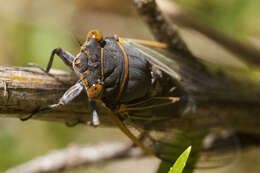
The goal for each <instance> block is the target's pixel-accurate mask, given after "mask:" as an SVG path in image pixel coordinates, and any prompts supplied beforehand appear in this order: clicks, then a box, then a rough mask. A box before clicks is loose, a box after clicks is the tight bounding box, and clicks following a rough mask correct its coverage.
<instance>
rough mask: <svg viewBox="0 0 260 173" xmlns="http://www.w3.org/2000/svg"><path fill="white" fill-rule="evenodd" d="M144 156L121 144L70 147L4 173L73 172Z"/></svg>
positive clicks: (138, 151) (139, 151)
mask: <svg viewBox="0 0 260 173" xmlns="http://www.w3.org/2000/svg"><path fill="white" fill-rule="evenodd" d="M144 156H145V155H144V154H143V152H141V150H136V149H134V148H133V147H130V146H129V145H126V144H122V143H104V144H99V145H95V146H89V145H87V146H83V147H78V146H71V147H68V148H66V149H63V150H58V151H53V152H51V153H50V154H47V155H45V156H41V157H38V158H36V159H34V160H31V161H29V162H27V163H24V164H22V165H20V166H17V167H15V168H12V169H10V170H8V171H7V172H6V173H17V172H19V173H54V172H56V173H57V172H63V171H65V170H74V169H75V168H78V167H82V166H84V167H86V166H93V165H97V164H102V163H107V162H108V161H118V160H122V159H126V158H127V159H129V158H141V157H144Z"/></svg>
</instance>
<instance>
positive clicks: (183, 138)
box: [27, 30, 235, 162]
mask: <svg viewBox="0 0 260 173" xmlns="http://www.w3.org/2000/svg"><path fill="white" fill-rule="evenodd" d="M151 43H152V44H151ZM143 44H145V45H146V46H153V47H161V48H162V47H165V45H164V44H161V43H157V42H149V43H146V42H145V43H144V42H141V43H137V41H136V40H131V39H123V38H120V37H117V36H113V37H105V38H103V35H102V33H101V32H100V31H98V30H92V31H90V32H89V33H88V34H87V36H86V41H85V42H84V44H83V45H82V46H81V48H80V52H79V53H78V54H77V55H76V56H75V57H74V56H73V55H71V54H70V53H69V52H67V51H65V50H63V49H61V48H56V49H54V50H53V51H52V54H51V56H50V60H49V63H48V66H47V68H46V69H42V70H43V71H44V72H46V73H49V71H50V69H51V66H52V62H53V59H54V56H55V55H57V56H58V57H60V58H61V59H62V60H63V61H64V63H65V64H66V65H67V66H69V67H70V68H71V69H72V70H73V71H74V72H75V73H76V74H77V76H78V77H79V80H78V81H77V82H76V83H75V84H74V85H73V86H72V87H70V88H69V89H68V90H67V91H66V92H65V93H64V95H63V96H62V97H61V98H60V100H59V102H58V103H57V104H53V105H49V106H48V107H43V108H39V109H37V110H36V111H35V112H33V113H32V114H31V115H30V116H29V117H28V118H30V117H31V116H32V115H33V114H35V113H38V112H42V111H50V110H52V109H56V108H58V107H61V106H64V105H66V104H68V103H69V102H71V101H72V100H73V99H74V98H76V97H77V96H78V95H79V94H80V93H81V92H85V93H86V96H87V97H88V99H89V104H90V109H91V114H92V121H91V123H90V124H91V125H93V126H98V125H99V124H100V121H99V116H98V112H99V110H97V104H102V105H103V106H104V107H105V108H106V110H107V112H108V115H109V116H110V118H111V120H112V121H113V123H114V124H115V125H116V126H118V127H119V128H120V129H121V131H122V132H124V133H125V134H126V135H127V136H128V137H129V138H130V139H131V140H132V141H133V143H135V144H136V145H137V146H139V147H140V148H141V149H143V151H145V152H146V153H147V154H149V155H152V156H155V157H158V158H161V159H163V160H166V161H169V162H173V161H174V160H175V159H176V158H177V156H178V155H179V154H180V153H181V152H182V151H184V149H185V148H187V147H188V146H189V145H193V153H196V147H195V146H197V151H198V150H199V149H201V146H202V145H203V144H202V139H203V138H204V137H205V136H207V135H208V130H207V129H205V128H197V129H189V130H187V129H181V124H178V117H179V116H181V115H183V114H185V111H186V109H187V107H188V106H187V105H188V104H189V103H190V102H191V101H190V100H189V99H188V93H187V92H186V91H185V90H184V89H183V87H182V86H181V84H180V82H179V81H180V80H182V79H181V77H180V75H179V74H178V70H179V67H178V64H176V63H175V62H174V61H173V60H172V59H170V58H167V57H165V56H164V55H163V54H161V53H158V52H157V51H154V50H152V49H149V48H148V47H146V46H143ZM28 118H27V119H28ZM175 120H176V121H175ZM171 123H172V124H171ZM166 124H167V125H166ZM176 125H177V126H178V128H177V127H176ZM129 127H134V128H135V129H137V130H138V131H139V134H138V135H139V136H137V134H136V133H135V134H134V133H133V132H132V131H131V130H130V128H129ZM232 145H233V146H234V145H235V143H232ZM222 161H223V160H222ZM224 162H225V161H224Z"/></svg>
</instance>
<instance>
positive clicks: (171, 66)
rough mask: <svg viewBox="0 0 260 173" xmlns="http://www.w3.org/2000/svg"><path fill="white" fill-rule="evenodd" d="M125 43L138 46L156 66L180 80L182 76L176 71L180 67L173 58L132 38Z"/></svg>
mask: <svg viewBox="0 0 260 173" xmlns="http://www.w3.org/2000/svg"><path fill="white" fill-rule="evenodd" d="M124 43H125V44H128V45H129V46H131V47H134V48H136V49H137V50H138V51H139V52H141V53H142V54H144V55H145V56H146V57H147V58H148V60H149V61H150V62H151V63H152V64H153V65H154V66H155V67H157V68H159V69H160V70H162V71H164V72H165V73H167V74H168V75H170V76H172V77H173V78H175V79H177V80H180V76H179V75H178V74H177V73H176V71H178V70H179V67H178V65H177V64H176V62H174V61H173V60H172V59H170V58H167V57H166V56H164V55H163V54H161V53H159V52H157V51H154V50H152V49H149V48H148V47H145V46H143V45H141V44H138V43H136V42H135V41H133V40H131V39H126V40H124Z"/></svg>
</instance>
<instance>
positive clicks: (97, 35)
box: [87, 30, 103, 41]
mask: <svg viewBox="0 0 260 173" xmlns="http://www.w3.org/2000/svg"><path fill="white" fill-rule="evenodd" d="M90 38H92V39H95V40H96V41H101V40H102V39H103V34H102V33H101V32H100V31H99V30H91V31H89V33H88V35H87V39H90Z"/></svg>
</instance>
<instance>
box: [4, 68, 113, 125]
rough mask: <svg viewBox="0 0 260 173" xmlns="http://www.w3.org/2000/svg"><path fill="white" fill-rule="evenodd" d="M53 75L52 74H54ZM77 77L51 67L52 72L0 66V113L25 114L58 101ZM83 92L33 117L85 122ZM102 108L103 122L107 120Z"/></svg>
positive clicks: (87, 110) (86, 111)
mask: <svg viewBox="0 0 260 173" xmlns="http://www.w3.org/2000/svg"><path fill="white" fill-rule="evenodd" d="M54 76H55V77H54ZM77 80H78V77H76V76H75V75H74V73H70V72H65V71H61V70H51V76H50V75H47V74H45V73H43V72H42V71H40V70H39V69H35V68H29V67H26V68H22V67H0V98H1V99H0V117H14V118H24V117H26V116H28V115H29V114H30V113H31V112H33V111H34V110H35V109H36V108H38V107H44V106H47V105H50V104H54V103H57V102H58V100H59V98H60V97H61V96H62V95H63V94H64V92H65V91H66V90H67V89H68V88H69V87H71V86H72V85H73V83H75V82H76V81H77ZM88 105H89V104H88V99H87V97H86V96H85V93H82V95H81V96H80V97H79V98H77V99H75V101H73V102H72V103H70V104H68V105H66V106H64V107H63V108H59V109H56V110H54V111H52V112H48V113H40V114H37V115H35V116H33V117H32V118H33V119H41V120H48V121H61V122H70V123H73V122H76V121H78V120H80V121H81V122H82V123H87V122H88V121H90V120H91V116H88V115H89V114H90V111H89V107H88ZM103 115H104V110H103V109H101V112H100V118H101V120H102V123H103V124H107V125H110V121H109V120H108V119H107V118H106V117H107V116H103Z"/></svg>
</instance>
